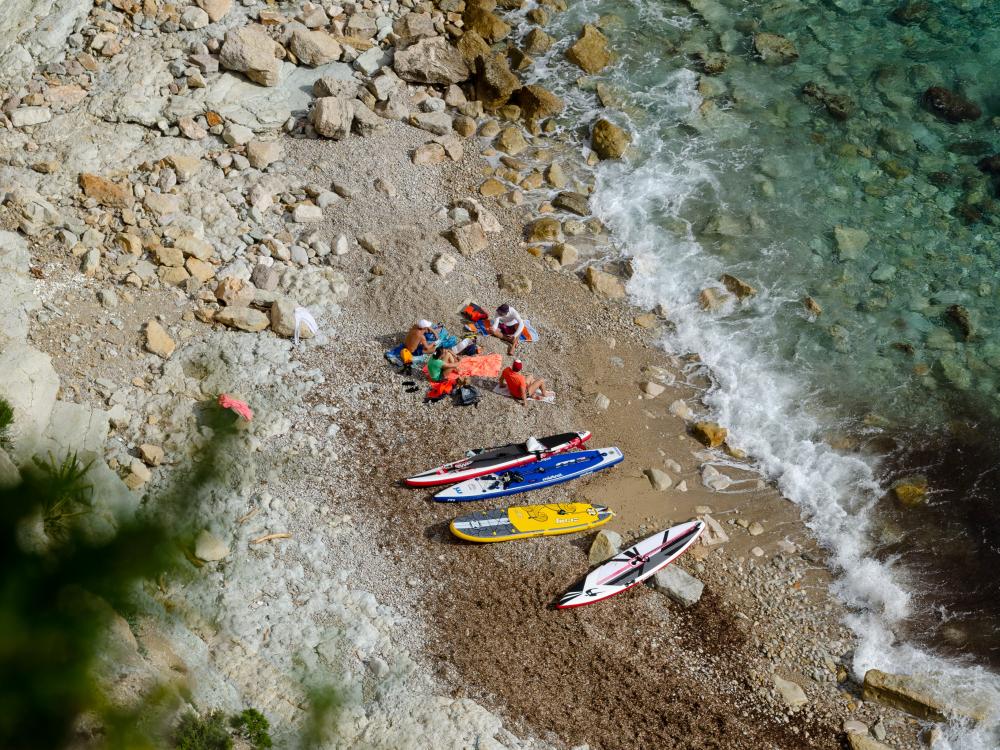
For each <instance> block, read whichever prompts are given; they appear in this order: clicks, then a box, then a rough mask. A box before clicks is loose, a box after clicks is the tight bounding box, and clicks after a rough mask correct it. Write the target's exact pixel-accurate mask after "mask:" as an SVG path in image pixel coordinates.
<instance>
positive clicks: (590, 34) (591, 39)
mask: <svg viewBox="0 0 1000 750" xmlns="http://www.w3.org/2000/svg"><path fill="white" fill-rule="evenodd" d="M566 59H567V60H569V61H570V62H571V63H573V64H574V65H576V66H577V67H578V68H580V69H581V70H583V71H584V72H585V73H590V74H591V75H593V74H594V73H600V72H601V71H602V70H604V68H606V67H607V66H608V64H609V63H610V62H611V53H610V52H609V51H608V39H607V37H606V36H604V34H602V33H601V32H600V31H598V30H597V27H596V26H591V25H590V24H589V23H588V24H587V25H585V26H584V27H583V31H581V32H580V38H579V39H577V40H576V42H575V43H574V44H573V46H572V47H570V48H569V49H568V50H566Z"/></svg>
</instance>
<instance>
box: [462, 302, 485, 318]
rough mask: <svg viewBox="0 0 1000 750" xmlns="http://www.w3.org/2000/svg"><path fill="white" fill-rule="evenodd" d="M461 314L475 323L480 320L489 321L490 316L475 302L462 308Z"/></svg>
mask: <svg viewBox="0 0 1000 750" xmlns="http://www.w3.org/2000/svg"><path fill="white" fill-rule="evenodd" d="M462 314H463V315H464V316H465V317H467V318H468V319H469V320H471V321H472V322H473V323H476V322H478V321H480V320H489V319H490V314H489V313H488V312H486V311H485V310H484V309H483V308H481V307H480V306H479V305H477V304H476V303H475V302H470V303H469V304H467V305H466V306H465V307H463V308H462Z"/></svg>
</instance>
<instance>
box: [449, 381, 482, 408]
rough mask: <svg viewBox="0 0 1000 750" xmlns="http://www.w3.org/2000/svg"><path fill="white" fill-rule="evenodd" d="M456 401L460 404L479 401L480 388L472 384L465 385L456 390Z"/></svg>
mask: <svg viewBox="0 0 1000 750" xmlns="http://www.w3.org/2000/svg"><path fill="white" fill-rule="evenodd" d="M455 403H456V404H458V405H459V406H472V405H473V404H478V403H479V389H478V388H476V387H475V386H472V385H463V386H461V387H460V388H459V389H458V390H457V391H455Z"/></svg>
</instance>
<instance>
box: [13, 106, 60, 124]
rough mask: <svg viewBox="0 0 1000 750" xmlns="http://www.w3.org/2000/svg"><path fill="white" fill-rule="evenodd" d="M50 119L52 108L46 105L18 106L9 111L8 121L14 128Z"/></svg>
mask: <svg viewBox="0 0 1000 750" xmlns="http://www.w3.org/2000/svg"><path fill="white" fill-rule="evenodd" d="M51 119H52V110H50V109H49V108H48V107H19V108H18V109H15V110H14V111H13V112H11V113H10V121H11V124H12V125H13V126H14V127H15V128H26V127H30V126H32V125H41V124H42V123H43V122H48V121H49V120H51Z"/></svg>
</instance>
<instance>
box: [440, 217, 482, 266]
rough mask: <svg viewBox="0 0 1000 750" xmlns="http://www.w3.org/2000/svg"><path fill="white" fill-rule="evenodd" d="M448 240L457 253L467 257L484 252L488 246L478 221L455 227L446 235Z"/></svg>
mask: <svg viewBox="0 0 1000 750" xmlns="http://www.w3.org/2000/svg"><path fill="white" fill-rule="evenodd" d="M448 239H449V240H450V241H451V244H452V245H454V246H455V249H456V250H458V252H460V253H461V254H462V255H465V256H467V257H468V256H471V255H475V254H476V253H478V252H481V251H482V250H485V249H486V247H487V245H488V244H489V243H488V242H487V240H486V232H485V231H484V230H483V225H482V224H480V223H479V222H478V221H473V222H470V223H468V224H465V225H464V226H460V227H455V228H454V229H452V230H451V231H450V232H449V233H448Z"/></svg>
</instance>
